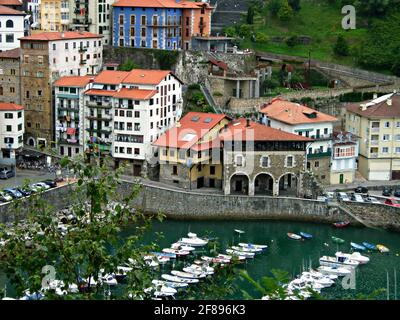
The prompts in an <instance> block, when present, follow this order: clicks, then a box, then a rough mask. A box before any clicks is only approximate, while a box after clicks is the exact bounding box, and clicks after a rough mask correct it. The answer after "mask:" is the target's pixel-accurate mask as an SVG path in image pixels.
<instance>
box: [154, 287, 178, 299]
mask: <svg viewBox="0 0 400 320" xmlns="http://www.w3.org/2000/svg"><path fill="white" fill-rule="evenodd" d="M154 289H155V291H154V293H153V296H155V297H170V296H173V295H175V294H176V293H177V292H178V291H177V290H176V289H175V288H172V287H167V286H163V285H161V286H155V288H154Z"/></svg>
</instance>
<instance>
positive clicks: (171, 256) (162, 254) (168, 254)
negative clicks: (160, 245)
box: [150, 252, 176, 259]
mask: <svg viewBox="0 0 400 320" xmlns="http://www.w3.org/2000/svg"><path fill="white" fill-rule="evenodd" d="M150 253H151V254H154V255H156V256H158V257H168V258H171V259H175V258H176V254H175V253H166V252H150Z"/></svg>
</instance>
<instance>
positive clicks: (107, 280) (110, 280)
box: [100, 274, 118, 286]
mask: <svg viewBox="0 0 400 320" xmlns="http://www.w3.org/2000/svg"><path fill="white" fill-rule="evenodd" d="M100 281H101V283H104V284H107V285H109V286H116V285H117V284H118V281H117V279H116V278H115V276H114V275H112V274H106V275H104V276H103V277H101V280H100Z"/></svg>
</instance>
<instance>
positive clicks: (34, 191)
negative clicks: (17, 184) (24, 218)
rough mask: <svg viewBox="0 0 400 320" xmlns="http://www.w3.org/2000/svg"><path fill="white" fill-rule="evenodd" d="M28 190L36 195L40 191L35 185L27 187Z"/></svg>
mask: <svg viewBox="0 0 400 320" xmlns="http://www.w3.org/2000/svg"><path fill="white" fill-rule="evenodd" d="M27 189H29V190H30V191H31V192H32V193H36V192H38V191H39V188H38V187H37V186H34V183H32V184H30V185H29V186H27Z"/></svg>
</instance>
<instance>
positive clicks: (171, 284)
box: [151, 280, 189, 289]
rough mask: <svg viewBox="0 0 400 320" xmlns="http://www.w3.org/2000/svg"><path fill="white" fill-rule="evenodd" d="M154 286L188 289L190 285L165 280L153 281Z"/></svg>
mask: <svg viewBox="0 0 400 320" xmlns="http://www.w3.org/2000/svg"><path fill="white" fill-rule="evenodd" d="M151 283H152V284H154V285H156V286H160V285H163V286H166V287H171V288H175V289H178V288H186V287H187V286H188V285H189V284H187V283H179V282H170V281H164V280H153V281H151Z"/></svg>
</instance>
